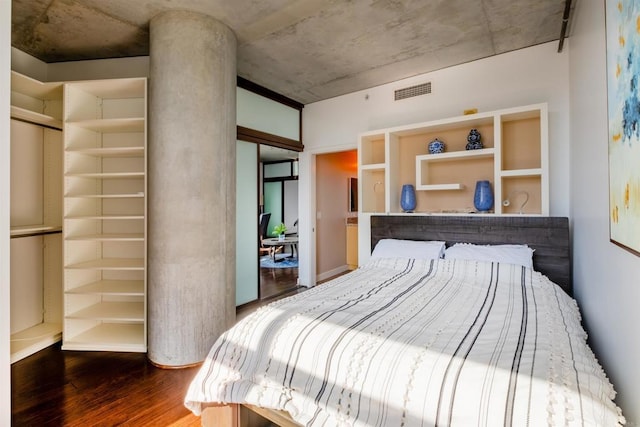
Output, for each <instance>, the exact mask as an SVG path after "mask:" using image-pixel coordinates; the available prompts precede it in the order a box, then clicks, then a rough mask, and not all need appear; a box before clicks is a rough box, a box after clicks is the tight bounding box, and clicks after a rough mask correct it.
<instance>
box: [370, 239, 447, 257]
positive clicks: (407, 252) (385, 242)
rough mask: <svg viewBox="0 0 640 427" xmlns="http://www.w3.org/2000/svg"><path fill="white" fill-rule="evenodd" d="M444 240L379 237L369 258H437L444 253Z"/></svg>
mask: <svg viewBox="0 0 640 427" xmlns="http://www.w3.org/2000/svg"><path fill="white" fill-rule="evenodd" d="M444 249H445V245H444V242H438V241H434V240H430V241H418V240H400V239H381V240H380V241H378V243H377V244H376V247H375V248H374V249H373V252H372V253H371V258H413V259H437V258H442V255H443V254H444Z"/></svg>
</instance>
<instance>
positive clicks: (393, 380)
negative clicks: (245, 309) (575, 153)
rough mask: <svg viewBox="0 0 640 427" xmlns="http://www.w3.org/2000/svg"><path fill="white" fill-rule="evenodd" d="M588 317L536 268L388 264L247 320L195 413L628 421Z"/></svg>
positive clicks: (338, 422) (199, 387) (232, 335)
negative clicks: (222, 408) (206, 407)
mask: <svg viewBox="0 0 640 427" xmlns="http://www.w3.org/2000/svg"><path fill="white" fill-rule="evenodd" d="M614 395H615V392H614V390H613V388H612V386H611V384H610V383H609V381H608V380H607V378H606V376H605V375H604V373H603V371H602V368H601V367H600V365H599V364H598V362H597V361H596V359H595V357H594V355H593V353H592V352H591V350H590V349H589V347H588V346H587V344H586V334H585V332H584V330H583V329H582V326H581V324H580V314H579V311H578V308H577V306H576V304H575V302H574V300H572V299H571V298H569V297H568V296H567V295H566V294H565V293H564V292H563V291H562V290H561V289H560V288H559V287H557V286H556V285H554V284H553V283H551V282H550V281H549V280H547V279H546V278H545V277H544V276H542V275H541V274H539V273H537V272H534V271H532V270H530V269H527V268H523V267H519V266H515V265H511V264H498V263H485V262H475V261H454V260H432V261H422V260H407V259H377V260H372V261H370V263H368V264H367V265H366V266H364V267H361V268H359V269H358V270H356V271H354V272H352V273H349V274H348V275H345V276H343V277H340V278H338V279H335V280H333V281H331V282H329V283H326V284H323V285H321V286H317V287H315V288H312V289H310V290H308V291H306V292H303V293H300V294H297V295H295V296H293V297H290V298H287V299H284V300H280V301H277V302H275V303H272V304H270V305H268V306H265V307H263V308H261V309H259V310H257V311H256V312H255V313H253V314H252V315H250V316H249V317H247V318H245V319H243V320H242V321H241V322H239V323H238V324H237V325H236V326H235V327H234V328H232V329H231V330H229V331H228V332H227V333H225V334H224V335H223V336H222V337H220V339H218V341H217V342H216V343H215V344H214V346H213V347H212V349H211V352H210V354H209V356H208V358H207V360H206V361H205V363H204V364H203V366H202V368H201V369H200V371H199V373H198V374H197V376H196V377H195V378H194V380H193V382H192V384H191V386H190V388H189V391H188V393H187V396H186V398H185V405H186V406H187V407H188V408H190V409H191V410H192V411H193V412H194V413H196V414H198V413H199V412H200V411H201V409H202V403H203V402H220V403H250V404H253V405H257V406H262V407H268V408H274V409H280V410H284V411H287V412H289V414H290V415H291V416H292V417H293V418H294V419H295V420H296V421H297V422H299V423H300V424H302V425H308V426H449V425H451V426H498V425H499V426H502V425H509V426H542V425H548V426H573V425H577V426H582V425H585V426H615V425H619V424H623V423H624V418H623V417H622V415H621V414H620V411H619V409H618V408H617V407H616V405H615V404H614V403H613V402H612V399H613V398H614Z"/></svg>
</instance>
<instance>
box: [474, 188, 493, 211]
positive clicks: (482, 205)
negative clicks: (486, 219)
mask: <svg viewBox="0 0 640 427" xmlns="http://www.w3.org/2000/svg"><path fill="white" fill-rule="evenodd" d="M473 205H474V206H475V207H476V209H477V210H478V212H488V211H489V210H491V208H492V207H493V190H492V189H491V183H489V181H478V182H476V192H475V194H474V195H473Z"/></svg>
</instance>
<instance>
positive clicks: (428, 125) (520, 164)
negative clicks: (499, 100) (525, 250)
mask: <svg viewBox="0 0 640 427" xmlns="http://www.w3.org/2000/svg"><path fill="white" fill-rule="evenodd" d="M547 115H548V113H547V105H546V104H536V105H531V106H526V107H519V108H510V109H505V110H499V111H492V112H487V113H479V114H472V115H466V116H460V117H454V118H449V119H443V120H435V121H432V122H424V123H417V124H414V125H408V126H400V127H395V128H389V129H382V130H378V131H371V132H366V133H364V134H362V135H361V136H360V141H359V146H358V153H359V177H360V179H359V183H360V189H359V190H360V194H361V198H360V200H361V205H360V212H361V213H362V214H372V213H401V212H402V210H401V208H400V190H401V188H402V185H403V184H412V185H414V186H415V189H416V193H417V197H416V199H417V208H416V212H417V213H423V214H437V213H473V212H475V208H474V206H473V194H474V191H475V183H476V182H477V181H479V180H488V181H490V182H491V185H492V187H493V191H494V196H495V203H494V209H493V212H494V213H495V214H516V213H524V214H538V215H548V214H549V184H548V123H547V120H548V118H547ZM471 129H477V130H478V131H479V132H480V134H481V135H482V142H483V148H482V149H478V150H466V149H465V147H466V144H467V135H468V134H469V132H470V130H471ZM435 138H438V139H439V140H441V141H443V142H444V143H445V146H446V149H445V151H444V152H443V153H439V154H428V144H429V142H430V141H432V140H434V139H435ZM507 199H508V200H509V202H508V203H504V204H503V203H502V202H503V201H505V200H507ZM525 200H526V203H524V202H525ZM523 204H524V206H522V205H523Z"/></svg>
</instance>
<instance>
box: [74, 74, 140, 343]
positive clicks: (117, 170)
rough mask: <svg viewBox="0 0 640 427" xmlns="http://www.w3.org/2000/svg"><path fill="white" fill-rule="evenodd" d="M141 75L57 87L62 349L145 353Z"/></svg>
mask: <svg viewBox="0 0 640 427" xmlns="http://www.w3.org/2000/svg"><path fill="white" fill-rule="evenodd" d="M146 105H147V84H146V79H142V78H133V79H117V80H103V81H87V82H77V83H67V84H65V87H64V118H63V121H64V233H63V235H64V333H63V346H62V348H63V349H65V350H103V351H137V352H144V351H146V229H147V227H146V192H147V181H146V164H147V162H146V140H147V136H146V116H147V112H146Z"/></svg>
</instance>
